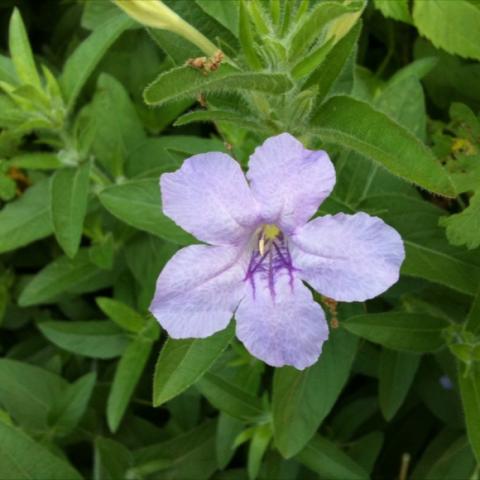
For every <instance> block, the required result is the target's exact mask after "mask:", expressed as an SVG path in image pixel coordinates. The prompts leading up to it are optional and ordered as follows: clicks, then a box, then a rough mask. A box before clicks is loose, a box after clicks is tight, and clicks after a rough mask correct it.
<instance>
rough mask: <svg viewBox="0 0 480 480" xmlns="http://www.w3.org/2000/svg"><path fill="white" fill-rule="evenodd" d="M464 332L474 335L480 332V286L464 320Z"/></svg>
mask: <svg viewBox="0 0 480 480" xmlns="http://www.w3.org/2000/svg"><path fill="white" fill-rule="evenodd" d="M465 330H467V331H469V332H472V333H476V334H478V333H479V332H480V284H479V286H478V290H477V293H476V294H475V297H474V298H473V301H472V304H471V306H470V310H469V311H468V315H467V318H466V319H465Z"/></svg>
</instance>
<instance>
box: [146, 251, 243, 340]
mask: <svg viewBox="0 0 480 480" xmlns="http://www.w3.org/2000/svg"><path fill="white" fill-rule="evenodd" d="M247 260H248V257H247V255H246V254H245V252H243V251H242V250H240V249H238V248H235V247H210V246H207V245H192V246H189V247H186V248H183V249H182V250H179V251H178V252H177V253H176V254H175V255H174V256H173V257H172V259H171V260H170V261H169V262H168V263H167V265H166V266H165V268H164V269H163V271H162V272H161V274H160V276H159V277H158V280H157V287H156V291H155V295H154V298H153V301H152V304H151V305H150V311H151V312H152V314H153V315H154V316H155V318H156V319H157V320H158V321H159V323H160V324H161V325H162V327H163V328H165V330H167V332H168V333H169V335H170V336H171V337H173V338H192V337H193V338H204V337H208V336H210V335H212V334H214V333H215V332H217V331H219V330H222V329H224V328H225V327H226V326H227V325H228V323H229V322H230V319H231V318H232V316H233V312H234V310H235V308H236V307H237V305H238V303H239V302H240V300H241V299H242V297H243V296H244V295H245V282H244V281H243V278H244V276H245V270H246V263H247Z"/></svg>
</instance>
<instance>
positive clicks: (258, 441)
mask: <svg viewBox="0 0 480 480" xmlns="http://www.w3.org/2000/svg"><path fill="white" fill-rule="evenodd" d="M271 439H272V429H271V426H270V425H269V424H268V423H266V424H263V425H259V426H258V427H256V428H255V430H254V432H253V436H252V440H251V442H250V445H249V448H248V461H247V471H248V478H249V479H250V480H255V479H256V478H257V476H258V472H259V471H260V467H261V466H262V459H263V456H264V455H265V452H266V450H267V448H268V445H269V443H270V440H271Z"/></svg>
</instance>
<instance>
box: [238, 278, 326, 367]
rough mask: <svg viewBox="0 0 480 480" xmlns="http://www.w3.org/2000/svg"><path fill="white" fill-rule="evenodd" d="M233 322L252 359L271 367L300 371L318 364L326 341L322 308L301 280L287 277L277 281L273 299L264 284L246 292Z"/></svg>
mask: <svg viewBox="0 0 480 480" xmlns="http://www.w3.org/2000/svg"><path fill="white" fill-rule="evenodd" d="M235 318H236V321H237V337H238V338H239V339H240V340H241V341H242V342H243V343H244V345H245V347H246V348H247V349H248V351H249V352H250V353H251V354H252V355H254V356H255V357H257V358H259V359H261V360H263V361H264V362H265V363H268V364H269V365H272V366H273V367H282V366H284V365H291V366H293V367H295V368H298V369H299V370H303V369H304V368H306V367H308V366H310V365H312V364H313V363H315V362H316V361H317V359H318V357H319V356H320V353H321V351H322V344H323V342H324V341H325V340H326V339H327V338H328V326H327V322H326V321H325V314H324V313H323V310H322V308H321V307H320V305H319V304H318V303H315V302H314V301H313V298H312V294H311V293H310V291H309V290H308V288H307V287H305V285H303V283H302V282H301V281H300V280H298V279H295V278H293V279H290V278H289V276H288V275H287V274H285V275H282V276H281V277H279V278H278V279H277V281H276V283H275V295H274V296H272V291H271V286H269V284H268V282H267V281H263V282H261V283H257V285H256V288H255V290H253V289H250V288H249V293H247V295H246V297H245V298H244V299H243V300H242V302H241V303H240V305H239V307H238V309H237V312H236V313H235Z"/></svg>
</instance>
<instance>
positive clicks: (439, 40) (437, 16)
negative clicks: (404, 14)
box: [413, 0, 480, 60]
mask: <svg viewBox="0 0 480 480" xmlns="http://www.w3.org/2000/svg"><path fill="white" fill-rule="evenodd" d="M413 21H414V24H415V26H416V27H417V28H418V30H419V32H420V33H421V35H423V36H425V37H427V38H428V39H429V40H430V41H431V42H432V43H433V44H434V45H435V46H436V47H440V48H443V49H444V50H446V51H447V52H449V53H453V54H456V55H460V56H462V57H467V58H474V59H477V60H480V29H479V28H478V26H479V25H480V7H479V5H478V2H475V1H469V0H456V1H455V2H442V1H438V0H421V1H418V0H417V1H415V2H414V5H413Z"/></svg>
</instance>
